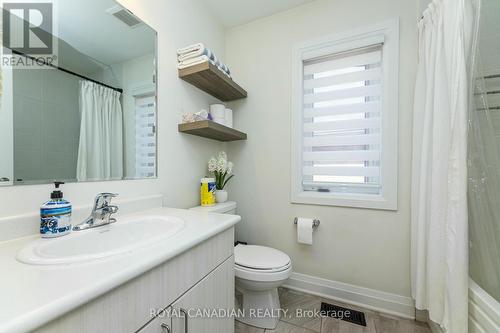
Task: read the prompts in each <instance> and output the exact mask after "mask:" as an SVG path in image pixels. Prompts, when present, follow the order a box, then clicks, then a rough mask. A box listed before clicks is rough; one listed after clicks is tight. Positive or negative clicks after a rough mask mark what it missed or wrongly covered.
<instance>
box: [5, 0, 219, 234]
mask: <svg viewBox="0 0 500 333" xmlns="http://www.w3.org/2000/svg"><path fill="white" fill-rule="evenodd" d="M122 3H123V4H124V5H125V6H126V7H128V8H129V9H130V10H132V11H133V12H134V13H135V14H136V15H137V16H139V17H140V18H142V19H143V20H144V21H145V22H146V23H148V24H149V25H150V26H152V28H153V29H155V30H156V31H158V47H159V50H158V55H159V59H158V72H159V74H158V80H159V91H158V131H159V132H158V142H159V179H155V180H133V181H118V182H96V183H81V184H67V185H65V186H64V188H63V191H64V193H65V196H66V197H67V198H68V199H69V200H71V201H72V202H73V204H74V205H82V204H85V205H90V204H91V202H92V199H93V198H94V196H95V194H96V193H98V192H103V191H111V192H118V193H120V195H121V197H122V198H127V197H135V196H139V195H147V194H155V193H162V194H164V195H165V205H167V206H170V207H190V206H193V205H196V204H198V202H199V190H198V186H199V185H198V184H199V179H200V177H202V176H204V175H205V170H206V161H207V160H208V158H209V157H210V156H211V155H213V154H215V153H216V152H217V151H218V150H219V149H220V147H221V144H219V143H218V142H216V141H211V140H206V139H202V138H197V137H193V136H187V135H183V134H180V133H178V132H177V123H178V122H179V120H180V118H181V114H182V113H183V112H188V111H198V110H200V109H201V108H206V107H207V105H208V104H210V103H211V102H214V101H215V100H214V99H213V98H212V97H210V96H208V95H206V94H205V93H202V92H201V91H199V90H198V89H196V88H194V87H193V86H191V85H189V84H187V83H185V82H184V81H181V80H179V79H178V78H177V69H176V64H177V60H176V49H177V48H179V47H182V46H185V45H187V44H190V43H194V42H198V41H203V42H204V43H206V44H207V45H209V46H210V47H211V48H212V49H213V50H214V51H215V52H216V53H217V55H218V56H220V57H222V58H223V55H224V29H223V27H222V25H221V24H219V23H218V22H217V21H216V20H215V19H214V18H213V17H212V16H211V15H210V14H209V13H208V11H207V9H206V8H205V6H204V4H203V2H202V1H197V0H182V1H178V0H164V1H163V0H162V1H158V0H126V1H125V0H124V1H122ZM50 192H51V186H50V185H39V186H28V187H27V186H16V187H2V188H0V218H2V217H8V216H12V215H14V214H21V213H28V212H30V213H33V212H36V211H37V210H38V209H39V206H40V205H41V204H42V203H43V202H44V201H46V200H47V199H48V197H49V194H50ZM0 232H1V225H0Z"/></svg>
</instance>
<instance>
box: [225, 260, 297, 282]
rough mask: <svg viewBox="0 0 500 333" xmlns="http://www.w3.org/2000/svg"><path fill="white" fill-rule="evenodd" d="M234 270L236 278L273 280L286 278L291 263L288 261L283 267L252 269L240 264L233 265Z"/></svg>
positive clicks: (288, 275)
mask: <svg viewBox="0 0 500 333" xmlns="http://www.w3.org/2000/svg"><path fill="white" fill-rule="evenodd" d="M234 272H235V275H236V277H237V278H240V279H245V280H250V281H259V282H275V281H281V280H286V279H288V278H289V277H290V273H291V272H292V264H291V263H289V264H288V265H287V266H285V267H281V268H275V269H272V270H265V269H253V268H248V267H244V266H240V265H237V264H236V265H234Z"/></svg>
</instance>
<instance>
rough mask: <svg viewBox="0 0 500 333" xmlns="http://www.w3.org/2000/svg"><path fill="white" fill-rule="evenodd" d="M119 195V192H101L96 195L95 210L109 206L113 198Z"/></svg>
mask: <svg viewBox="0 0 500 333" xmlns="http://www.w3.org/2000/svg"><path fill="white" fill-rule="evenodd" d="M117 196H118V193H107V192H105V193H99V194H98V195H97V196H96V197H95V205H94V210H96V209H99V208H102V207H106V206H109V204H110V203H111V199H113V198H116V197H117Z"/></svg>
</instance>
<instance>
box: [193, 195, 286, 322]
mask: <svg viewBox="0 0 500 333" xmlns="http://www.w3.org/2000/svg"><path fill="white" fill-rule="evenodd" d="M236 207H237V205H236V202H233V201H228V202H225V203H221V204H217V205H215V206H211V207H201V206H198V207H194V208H191V209H193V210H198V211H205V212H209V213H219V214H235V213H236ZM234 261H235V266H234V272H235V279H236V280H235V283H236V291H237V292H238V293H239V294H241V299H238V298H237V300H236V307H237V308H238V310H240V311H239V314H240V315H239V316H237V317H236V320H238V321H240V322H243V323H245V324H248V325H252V326H255V327H259V328H267V329H274V328H276V326H277V325H278V321H279V318H280V315H281V311H280V300H279V296H278V287H279V286H281V285H282V284H283V283H284V282H285V281H286V280H287V279H288V278H289V277H290V275H291V273H292V261H291V259H290V257H289V256H288V255H287V254H286V253H284V252H282V251H279V250H276V249H273V248H270V247H266V246H259V245H243V244H238V245H237V246H236V247H235V248H234Z"/></svg>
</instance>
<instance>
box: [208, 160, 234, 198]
mask: <svg viewBox="0 0 500 333" xmlns="http://www.w3.org/2000/svg"><path fill="white" fill-rule="evenodd" d="M208 171H209V172H210V173H213V174H214V176H215V187H216V188H217V190H223V189H224V187H225V186H226V184H227V182H229V180H230V179H231V178H233V177H234V175H232V173H233V163H232V162H229V161H228V160H227V154H226V153H225V152H223V151H221V152H220V153H219V156H218V157H217V158H215V157H212V158H210V159H209V160H208ZM228 176H229V177H228Z"/></svg>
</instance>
